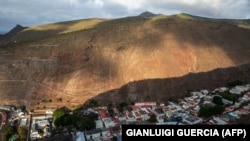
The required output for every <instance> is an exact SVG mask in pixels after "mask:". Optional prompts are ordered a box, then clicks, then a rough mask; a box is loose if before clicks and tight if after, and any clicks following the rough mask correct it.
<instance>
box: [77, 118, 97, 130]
mask: <svg viewBox="0 0 250 141" xmlns="http://www.w3.org/2000/svg"><path fill="white" fill-rule="evenodd" d="M76 128H77V130H79V131H85V130H91V129H94V128H95V122H94V120H91V119H89V118H85V117H82V118H80V119H79V120H78V121H76Z"/></svg>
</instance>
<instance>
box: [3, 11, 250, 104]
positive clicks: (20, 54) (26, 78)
mask: <svg viewBox="0 0 250 141" xmlns="http://www.w3.org/2000/svg"><path fill="white" fill-rule="evenodd" d="M85 22H86V21H85ZM75 24H76V23H75ZM52 25H53V24H52ZM55 25H58V24H55ZM44 26H47V28H48V29H47V30H44V29H40V30H41V31H39V28H37V27H33V28H37V30H36V33H34V36H35V35H36V36H44V35H41V34H42V33H46V32H54V31H56V29H57V26H55V27H53V26H51V29H49V26H48V25H44ZM52 27H53V28H52ZM30 29H32V28H30ZM73 29H74V28H73V26H72V27H71V28H66V27H65V28H64V29H63V30H60V31H57V32H54V33H53V34H50V35H51V36H50V37H49V38H42V37H41V38H40V37H39V39H38V38H37V37H36V38H37V39H38V40H33V41H32V40H29V39H27V40H29V41H27V42H21V43H19V42H17V43H16V44H9V45H7V46H5V47H3V48H2V50H1V53H2V55H1V57H2V58H1V60H2V61H1V64H0V72H1V73H0V77H1V80H2V81H1V83H0V87H1V91H0V96H1V99H4V100H5V101H11V100H17V99H19V100H20V98H21V96H22V97H25V99H22V100H24V101H25V100H26V99H27V100H28V99H32V101H31V100H30V101H29V102H30V103H31V104H33V105H35V106H41V105H36V104H37V102H39V101H41V100H42V99H44V98H46V99H48V100H49V99H52V101H56V99H57V98H63V99H64V102H65V103H64V102H62V103H61V104H68V103H71V104H79V103H84V102H85V101H86V100H88V99H89V98H92V97H95V96H97V95H99V94H100V93H104V92H106V91H109V90H111V89H116V88H119V87H121V86H123V85H125V84H127V83H130V82H133V81H138V80H147V79H156V78H157V79H166V78H173V77H182V76H184V75H187V74H189V73H200V72H208V71H212V70H215V69H218V68H228V67H237V66H239V65H243V64H247V63H250V47H249V45H250V40H249V39H250V30H248V29H244V28H239V27H238V26H236V25H234V24H230V23H227V22H224V21H213V20H207V21H206V20H198V19H186V18H180V17H171V16H164V15H159V16H155V17H153V18H145V17H140V16H136V17H126V18H121V19H113V20H106V21H100V22H99V23H98V24H91V26H86V27H85V28H82V29H84V30H79V31H77V32H70V33H67V34H61V33H65V32H66V31H73ZM27 30H28V29H27ZM33 31H35V30H33ZM52 35H53V36H52ZM23 36H24V35H23ZM21 38H22V37H20V39H21ZM30 38H33V37H30ZM23 39H24V38H22V40H23ZM33 39H35V38H33ZM17 40H18V39H17ZM242 75H246V73H243V74H242ZM211 76H213V75H211ZM214 76H216V77H217V75H214ZM7 80H8V81H7ZM9 80H11V81H9ZM17 80H22V81H17ZM199 80H200V79H199ZM214 80H215V79H211V80H209V79H206V80H203V81H207V84H208V85H210V84H211V82H209V81H214ZM216 80H219V79H216ZM17 83H18V84H17ZM15 85H18V87H16V89H15ZM155 85H157V84H155ZM197 85H198V83H197ZM171 86H172V87H173V88H174V87H175V84H174V83H173V84H171ZM17 89H22V90H23V91H22V92H20V91H18V90H17ZM184 91H185V90H184ZM163 94H169V95H174V93H170V92H169V93H165V92H163V91H161V89H159V90H158V89H156V90H155V93H150V94H148V95H151V96H152V97H158V96H159V95H163ZM46 104H48V103H46ZM51 104H52V105H53V103H51ZM59 104H60V103H59ZM47 106H48V105H47Z"/></svg>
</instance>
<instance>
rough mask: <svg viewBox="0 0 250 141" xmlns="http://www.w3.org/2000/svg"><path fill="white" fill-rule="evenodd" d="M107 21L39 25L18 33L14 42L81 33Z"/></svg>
mask: <svg viewBox="0 0 250 141" xmlns="http://www.w3.org/2000/svg"><path fill="white" fill-rule="evenodd" d="M103 21H106V19H97V18H93V19H83V20H75V21H66V22H60V23H51V24H44V25H38V26H34V27H30V28H27V29H25V30H23V31H22V32H20V33H18V34H17V35H16V36H15V37H14V38H13V39H12V41H17V42H20V41H32V40H36V39H42V38H48V37H51V36H56V35H58V34H65V33H70V32H75V31H81V30H85V29H89V28H92V27H94V26H96V25H97V24H98V23H100V22H103Z"/></svg>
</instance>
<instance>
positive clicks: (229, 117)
mask: <svg viewBox="0 0 250 141" xmlns="http://www.w3.org/2000/svg"><path fill="white" fill-rule="evenodd" d="M226 91H227V92H229V93H230V94H235V95H241V96H240V97H239V98H238V99H237V100H236V101H235V102H233V101H230V100H227V99H225V98H223V97H222V96H220V93H223V92H226ZM214 96H220V97H221V98H222V102H223V104H224V105H225V107H226V108H225V111H224V112H223V113H222V114H220V115H216V116H212V117H210V118H208V119H203V118H202V117H199V115H198V113H199V110H200V106H201V105H204V104H214V103H213V97H214ZM130 107H131V109H130V110H129V109H126V110H124V111H123V112H122V113H121V112H119V111H118V109H117V108H113V113H114V116H113V117H110V116H109V113H108V110H107V108H106V107H102V108H96V109H89V110H88V111H92V112H95V113H98V115H99V119H98V120H96V121H95V122H96V129H94V130H91V131H86V132H85V133H84V136H85V140H110V138H111V137H112V136H114V135H115V136H118V137H119V136H121V125H122V124H154V125H195V124H207V125H226V124H234V121H235V120H236V119H239V118H240V117H241V116H242V115H247V114H249V113H250V84H246V85H242V86H235V87H233V88H227V87H221V88H217V89H215V90H213V91H209V90H200V91H193V92H190V96H188V97H185V98H183V99H178V101H177V102H172V101H169V102H168V103H167V104H163V103H161V104H157V102H135V104H134V105H130ZM153 115H154V116H155V118H156V119H155V122H154V123H152V122H148V121H149V120H150V119H151V118H152V116H153ZM114 127H115V128H116V129H117V130H116V132H115V134H114V132H113V131H112V128H114Z"/></svg>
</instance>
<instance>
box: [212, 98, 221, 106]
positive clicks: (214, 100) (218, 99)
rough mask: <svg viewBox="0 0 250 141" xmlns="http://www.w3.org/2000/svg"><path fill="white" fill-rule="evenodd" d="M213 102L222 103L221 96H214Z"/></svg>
mask: <svg viewBox="0 0 250 141" xmlns="http://www.w3.org/2000/svg"><path fill="white" fill-rule="evenodd" d="M213 103H214V104H217V105H223V102H222V98H221V97H220V96H214V97H213Z"/></svg>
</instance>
